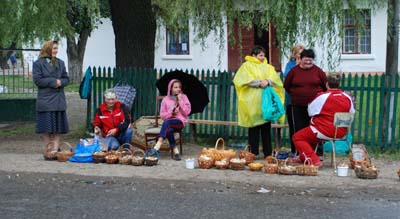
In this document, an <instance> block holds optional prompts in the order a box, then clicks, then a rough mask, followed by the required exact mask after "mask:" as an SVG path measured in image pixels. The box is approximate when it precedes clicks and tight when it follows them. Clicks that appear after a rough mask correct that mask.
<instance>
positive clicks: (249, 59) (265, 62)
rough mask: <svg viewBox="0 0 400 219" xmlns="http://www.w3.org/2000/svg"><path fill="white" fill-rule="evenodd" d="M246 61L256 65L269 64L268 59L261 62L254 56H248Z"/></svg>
mask: <svg viewBox="0 0 400 219" xmlns="http://www.w3.org/2000/svg"><path fill="white" fill-rule="evenodd" d="M244 60H246V61H249V62H254V63H255V64H268V60H267V58H265V59H264V61H263V62H261V61H260V60H258V59H257V58H256V57H254V56H246V57H245V58H244Z"/></svg>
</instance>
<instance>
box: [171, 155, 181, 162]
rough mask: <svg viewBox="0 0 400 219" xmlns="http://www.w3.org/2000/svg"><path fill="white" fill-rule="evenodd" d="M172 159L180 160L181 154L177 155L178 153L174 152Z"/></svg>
mask: <svg viewBox="0 0 400 219" xmlns="http://www.w3.org/2000/svg"><path fill="white" fill-rule="evenodd" d="M172 159H174V160H176V161H179V160H181V155H179V154H174V157H173V158H172Z"/></svg>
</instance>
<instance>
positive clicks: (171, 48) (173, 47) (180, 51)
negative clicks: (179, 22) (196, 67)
mask: <svg viewBox="0 0 400 219" xmlns="http://www.w3.org/2000/svg"><path fill="white" fill-rule="evenodd" d="M189 52H190V49H189V31H188V30H181V31H179V32H178V33H173V32H171V31H169V30H168V29H167V55H189V54H190V53H189Z"/></svg>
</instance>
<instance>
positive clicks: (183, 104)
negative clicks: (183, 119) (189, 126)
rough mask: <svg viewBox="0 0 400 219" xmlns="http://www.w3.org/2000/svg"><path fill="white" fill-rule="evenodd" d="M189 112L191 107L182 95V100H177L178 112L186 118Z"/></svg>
mask: <svg viewBox="0 0 400 219" xmlns="http://www.w3.org/2000/svg"><path fill="white" fill-rule="evenodd" d="M191 110H192V107H191V105H190V102H189V99H188V98H187V96H186V95H183V98H182V99H181V100H179V111H180V112H181V113H182V115H184V116H188V115H189V113H190V111H191Z"/></svg>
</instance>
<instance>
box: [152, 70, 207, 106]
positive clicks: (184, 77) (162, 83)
mask: <svg viewBox="0 0 400 219" xmlns="http://www.w3.org/2000/svg"><path fill="white" fill-rule="evenodd" d="M172 79H178V80H180V81H181V82H182V91H183V93H184V94H186V95H187V97H188V98H189V101H190V105H191V107H192V110H191V112H190V114H193V113H201V112H203V110H204V107H206V106H207V104H208V102H210V100H209V99H208V93H207V88H206V87H205V86H204V84H203V83H201V81H199V79H197V78H196V77H195V76H193V75H191V74H187V73H185V72H183V71H179V70H175V71H172V72H168V73H166V74H165V75H163V76H162V77H161V78H160V79H159V80H158V81H157V83H156V86H157V88H158V91H159V92H160V94H161V95H164V96H165V95H167V92H168V83H169V82H170V81H171V80H172Z"/></svg>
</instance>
